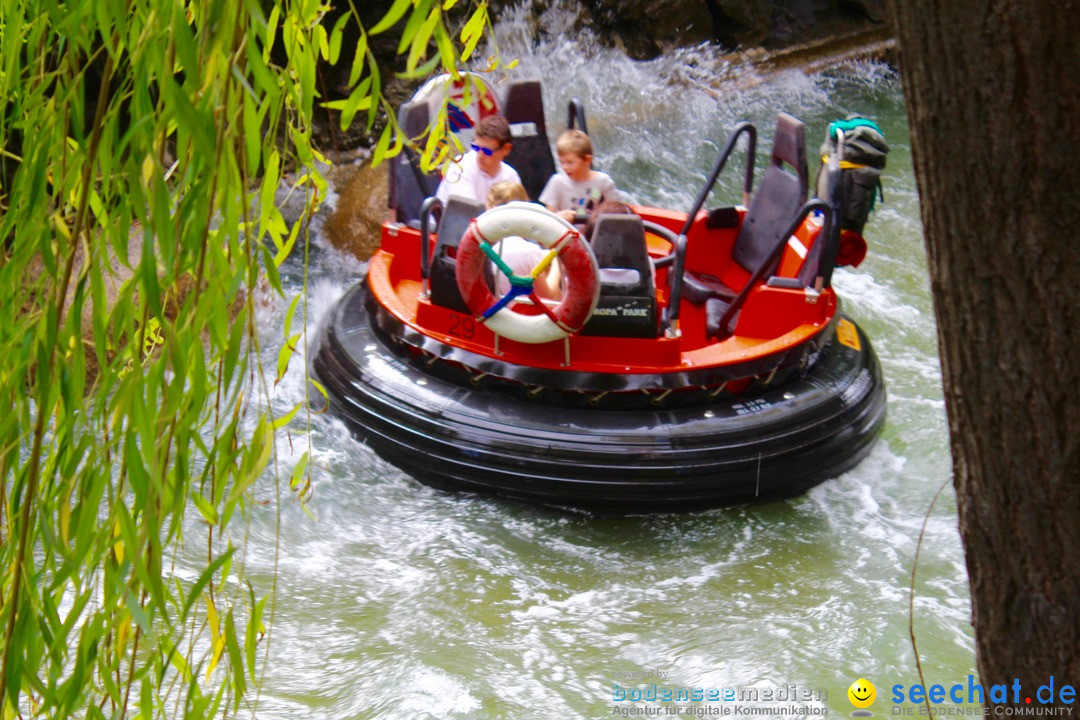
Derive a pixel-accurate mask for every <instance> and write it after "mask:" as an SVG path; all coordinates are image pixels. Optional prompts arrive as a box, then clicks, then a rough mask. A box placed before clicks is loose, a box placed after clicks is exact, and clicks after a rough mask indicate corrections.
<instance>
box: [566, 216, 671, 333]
mask: <svg viewBox="0 0 1080 720" xmlns="http://www.w3.org/2000/svg"><path fill="white" fill-rule="evenodd" d="M592 251H593V254H594V255H595V256H596V263H597V266H598V267H599V268H600V299H599V301H598V302H597V305H596V310H595V311H594V312H593V315H592V317H591V318H589V321H588V322H587V323H586V324H585V328H584V329H583V330H582V334H583V335H606V336H610V337H642V338H654V337H656V332H657V310H656V280H655V278H654V276H653V269H652V260H650V258H649V249H648V245H647V244H646V241H645V227H644V225H642V222H641V218H640V217H638V216H637V215H609V214H603V215H600V216H599V217H598V218H597V220H596V226H595V228H594V230H593V235H592Z"/></svg>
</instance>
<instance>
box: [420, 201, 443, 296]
mask: <svg viewBox="0 0 1080 720" xmlns="http://www.w3.org/2000/svg"><path fill="white" fill-rule="evenodd" d="M442 211H443V204H442V201H441V200H439V198H437V197H429V198H426V199H425V200H424V202H423V204H421V205H420V281H421V284H422V286H423V287H422V288H421V292H422V293H423V294H424V295H425V296H426V295H427V294H428V293H430V292H431V288H430V287H429V286H428V276H429V275H430V274H431V226H432V222H431V216H432V213H435V212H437V217H436V220H435V224H437V223H438V218H441V217H442Z"/></svg>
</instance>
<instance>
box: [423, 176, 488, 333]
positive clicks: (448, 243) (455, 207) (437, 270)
mask: <svg viewBox="0 0 1080 720" xmlns="http://www.w3.org/2000/svg"><path fill="white" fill-rule="evenodd" d="M482 212H484V204H483V203H480V202H473V201H472V200H467V199H466V198H463V197H461V196H459V195H451V196H450V197H449V198H448V199H447V201H446V205H444V206H443V213H442V218H441V219H440V220H439V227H438V231H437V232H438V240H437V241H436V243H435V254H434V255H433V256H432V258H431V270H430V274H429V278H430V282H431V302H432V303H433V304H435V305H440V306H442V307H445V308H450V309H451V310H457V311H458V312H463V313H468V312H470V310H469V307H468V306H467V305H466V304H465V300H464V299H463V298H462V297H461V291H460V290H459V289H458V284H457V259H456V258H457V248H458V246H459V245H460V244H461V236H462V235H464V234H465V231H466V230H468V229H469V223H470V222H472V219H473V218H474V217H476V216H477V215H479V214H480V213H482Z"/></svg>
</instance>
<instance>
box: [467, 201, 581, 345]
mask: <svg viewBox="0 0 1080 720" xmlns="http://www.w3.org/2000/svg"><path fill="white" fill-rule="evenodd" d="M511 235H517V236H520V237H524V238H528V239H530V240H535V241H536V242H538V243H540V245H542V246H543V247H544V248H546V249H547V250H553V251H554V255H552V256H551V257H550V258H545V261H544V262H542V263H541V264H540V265H538V266H537V268H534V275H539V271H542V269H543V267H547V264H548V263H550V262H552V261H553V260H554V257H558V259H559V262H560V263H561V265H562V269H563V274H564V277H565V278H566V288H565V290H564V292H563V297H562V300H561V301H560V302H559V304H558V305H556V306H555V307H553V308H549V307H548V306H547V305H545V304H544V303H543V302H541V301H540V299H539V298H537V297H536V295H535V293H534V292H533V290H532V283H531V279H530V278H524V277H519V276H516V275H512V276H511V278H510V283H511V292H509V293H507V294H506V295H505V296H503V297H502V298H496V297H495V296H494V295H492V293H491V290H490V289H489V288H488V286H487V283H486V282H485V281H484V265H485V264H486V262H487V260H488V259H494V257H493V253H494V250H493V249H492V246H493V245H495V243H497V242H499V241H500V240H502V239H503V238H505V237H509V236H511ZM503 272H505V271H503ZM456 274H457V282H458V289H459V290H461V296H462V298H464V300H465V304H466V305H468V306H469V310H470V311H471V312H472V313H473V315H474V316H476V318H477V319H478V320H479V321H480V322H482V323H485V324H486V325H487V327H488V328H490V329H491V330H492V332H494V333H495V334H496V335H501V336H502V337H505V338H507V339H510V340H516V341H518V342H522V343H533V344H535V343H546V342H552V341H553V340H562V339H563V338H565V337H568V336H570V335H572V334H574V333H576V332H578V331H579V330H581V328H583V327H584V326H585V323H586V321H588V319H589V317H591V316H592V313H593V310H595V309H596V303H597V301H598V300H599V299H600V278H599V275H600V273H599V271H598V269H597V264H596V257H595V256H594V255H593V253H592V249H591V248H590V247H589V244H588V243H587V242H586V241H585V239H584V238H583V237H582V236H581V233H579V232H578V231H577V229H576V228H574V226H573V225H571V224H570V223H568V222H566V221H565V220H563V219H562V218H560V217H559V216H558V215H555V214H554V213H552V212H549V211H548V210H547V209H545V208H544V207H542V206H540V205H537V204H535V203H528V202H511V203H507V204H506V205H500V206H498V207H495V208H492V209H491V210H488V211H487V212H485V213H484V214H483V215H481V216H479V217H478V218H476V219H475V220H473V222H472V224H471V225H469V229H468V230H467V231H466V232H465V235H464V236H463V237H462V238H461V244H460V245H458V249H457V267H456ZM522 295H527V296H530V297H532V299H533V306H534V307H536V308H539V309H540V310H541V313H540V314H535V315H526V314H523V313H519V312H516V311H515V310H514V309H513V307H512V300H513V299H514V298H515V297H518V296H522Z"/></svg>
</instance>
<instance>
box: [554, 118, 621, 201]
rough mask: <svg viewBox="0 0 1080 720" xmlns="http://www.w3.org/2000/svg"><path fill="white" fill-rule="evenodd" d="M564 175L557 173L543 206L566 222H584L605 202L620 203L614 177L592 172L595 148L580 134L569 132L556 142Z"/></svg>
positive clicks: (595, 171) (578, 132)
mask: <svg viewBox="0 0 1080 720" xmlns="http://www.w3.org/2000/svg"><path fill="white" fill-rule="evenodd" d="M555 150H556V151H557V152H558V154H559V166H560V167H561V168H562V172H561V173H555V174H554V175H552V176H551V179H550V180H548V183H547V185H545V186H544V191H543V192H542V193H540V202H542V203H543V204H544V205H546V206H547V209H548V210H551V211H552V212H554V213H557V214H558V215H559V216H560V217H562V218H563V219H565V220H570V221H574V220H575V219H576V220H577V221H578V222H584V221H585V218H586V216H587V215H588V214H590V213H591V212H592V211H593V210H594V209H595V208H596V206H597V205H599V204H600V203H601V202H603V201H604V200H617V199H618V194H619V192H618V190H616V189H615V181H614V180H612V179H611V176H610V175H608V174H606V173H602V172H599V171H597V170H593V169H592V159H593V147H592V141H591V140H589V136H588V135H586V134H585V133H583V132H582V131H580V130H567V131H566V132H564V133H563V134H562V135H560V136H559V139H558V140H557V141H556V142H555Z"/></svg>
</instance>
